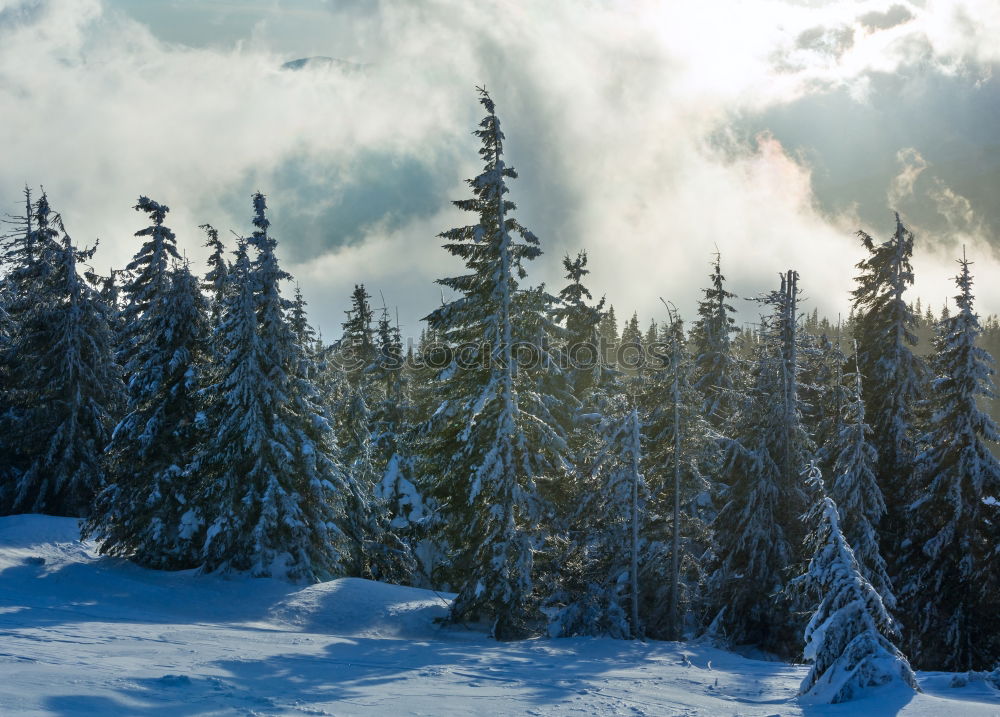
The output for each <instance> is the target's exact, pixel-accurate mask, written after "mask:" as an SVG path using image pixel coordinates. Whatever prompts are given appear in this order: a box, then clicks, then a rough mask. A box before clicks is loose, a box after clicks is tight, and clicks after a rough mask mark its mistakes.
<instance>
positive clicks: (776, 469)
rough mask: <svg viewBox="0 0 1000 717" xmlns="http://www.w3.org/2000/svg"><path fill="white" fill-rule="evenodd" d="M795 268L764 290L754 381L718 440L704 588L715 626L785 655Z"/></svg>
mask: <svg viewBox="0 0 1000 717" xmlns="http://www.w3.org/2000/svg"><path fill="white" fill-rule="evenodd" d="M797 278H798V277H797V274H796V273H795V272H794V271H789V272H787V273H785V274H782V276H781V287H780V289H779V290H777V291H773V292H771V293H770V294H768V295H767V296H766V297H764V299H763V301H764V302H765V303H767V304H770V305H771V307H772V309H773V312H772V314H771V316H769V317H766V318H763V319H762V327H761V341H760V343H759V344H758V347H757V351H758V356H757V360H756V366H755V369H754V371H753V382H754V383H753V386H752V389H751V391H750V392H749V394H748V395H747V397H746V398H745V399H744V405H743V406H742V407H741V408H740V410H739V413H738V421H737V423H736V426H735V430H734V432H733V437H732V438H728V439H727V440H726V441H725V442H724V446H725V453H724V455H725V457H724V460H723V474H724V475H725V480H726V482H727V484H728V485H729V488H728V491H727V494H726V495H727V502H726V504H725V505H724V506H723V508H722V510H721V511H720V512H719V515H718V516H717V517H716V519H715V521H714V526H715V531H714V532H715V560H714V572H713V574H712V577H711V579H710V581H709V593H710V595H711V596H712V600H711V603H712V605H713V606H714V607H713V613H714V615H715V617H714V619H713V623H714V627H715V628H716V629H717V630H721V631H722V632H724V633H725V635H726V636H727V638H728V639H729V640H730V641H732V642H734V643H736V644H741V643H752V644H756V645H758V646H761V647H763V648H764V649H767V650H771V651H774V652H778V653H781V654H785V655H789V654H791V645H792V644H793V638H792V635H793V633H794V629H795V624H794V622H795V619H794V616H793V614H792V608H791V606H790V605H789V604H788V601H787V600H786V599H785V597H784V593H783V588H784V587H785V585H786V583H787V578H788V571H789V570H790V569H791V568H792V567H793V566H794V565H795V563H796V562H797V561H798V560H799V557H800V556H799V546H801V544H802V537H803V531H802V527H801V521H800V520H799V517H800V516H801V515H802V513H803V512H804V511H805V509H806V507H807V505H808V503H807V498H806V493H805V489H804V486H803V484H802V480H801V474H802V471H803V470H804V469H805V467H806V465H807V464H808V463H809V461H810V460H811V456H812V454H813V452H814V446H813V445H812V442H811V440H810V438H809V436H808V434H807V433H806V431H805V429H804V427H803V426H802V422H801V415H802V407H801V404H800V402H799V398H798V371H799V364H798V337H797V333H798V330H797V320H798V316H797V313H796V303H797V296H798V286H797Z"/></svg>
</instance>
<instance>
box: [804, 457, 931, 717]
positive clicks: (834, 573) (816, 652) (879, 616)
mask: <svg viewBox="0 0 1000 717" xmlns="http://www.w3.org/2000/svg"><path fill="white" fill-rule="evenodd" d="M811 481H812V487H813V490H815V491H816V492H817V494H818V496H819V498H818V500H817V501H816V502H815V503H814V504H813V506H812V508H811V509H810V511H809V513H808V515H807V516H805V517H806V519H807V520H808V521H809V523H811V524H812V525H814V526H815V527H814V528H813V531H812V532H811V533H810V535H809V537H808V540H807V546H808V548H809V549H810V550H811V552H812V558H811V559H810V560H809V566H808V568H807V570H806V572H805V573H804V574H803V575H801V576H800V577H798V578H796V579H795V580H794V581H793V586H794V587H795V588H798V589H799V590H801V591H802V592H804V593H806V594H807V595H809V596H811V597H813V599H815V600H818V602H819V604H818V606H817V607H816V610H815V612H814V613H813V615H812V617H811V619H810V620H809V624H808V625H807V626H806V629H805V641H806V645H805V650H804V656H805V658H806V659H807V660H809V661H810V662H812V667H811V668H810V670H809V674H808V675H806V678H805V679H804V680H803V681H802V687H801V689H800V694H801V695H807V696H809V697H810V698H812V699H815V700H817V701H822V702H831V703H839V702H847V701H849V700H852V699H854V698H856V697H858V696H860V694H861V693H862V691H864V690H865V689H867V688H871V687H879V686H882V685H886V684H890V683H893V682H897V683H902V684H904V685H907V686H908V687H910V688H912V689H914V690H916V689H918V688H917V681H916V678H915V676H914V674H913V670H912V669H910V665H909V663H908V662H907V660H906V657H905V656H904V655H903V654H902V653H901V652H900V651H899V649H898V648H897V647H896V646H895V645H894V644H893V643H892V642H891V640H890V638H892V637H894V636H897V635H898V628H897V626H896V623H895V621H894V620H893V619H892V616H891V615H890V614H889V611H888V610H887V609H886V605H885V603H884V602H883V600H882V596H881V595H879V592H878V591H877V590H876V589H875V588H873V587H872V585H871V583H869V582H868V581H867V580H866V579H865V577H864V576H863V575H862V573H861V570H860V568H859V566H858V563H857V560H856V559H855V556H854V552H853V551H852V550H851V546H850V545H849V544H848V542H847V540H846V539H845V537H844V534H843V532H842V531H841V528H840V515H841V514H840V511H838V509H837V504H836V503H834V502H833V500H831V499H830V498H828V497H826V496H825V495H824V494H823V487H822V478H821V477H820V474H819V471H818V470H817V469H815V468H814V469H813V471H812V475H811Z"/></svg>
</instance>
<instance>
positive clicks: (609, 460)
mask: <svg viewBox="0 0 1000 717" xmlns="http://www.w3.org/2000/svg"><path fill="white" fill-rule="evenodd" d="M615 403H616V407H611V408H609V410H608V413H609V415H608V416H607V417H606V418H605V419H604V420H603V421H602V423H601V425H600V427H599V429H598V430H599V434H600V446H601V448H600V450H599V452H598V453H597V455H596V456H595V462H594V464H593V466H592V467H591V471H590V474H589V475H588V480H587V488H589V490H587V491H586V492H585V493H584V494H583V496H582V502H581V503H580V505H579V506H578V508H577V513H578V515H577V517H578V520H576V521H574V524H575V525H576V526H578V529H577V531H576V532H575V533H574V534H573V536H572V538H573V544H572V549H571V550H569V551H567V557H568V565H566V566H565V567H566V570H565V573H564V575H563V576H562V578H563V579H562V582H561V585H560V586H559V588H558V589H557V590H556V591H555V593H554V594H553V595H551V596H549V598H548V599H547V601H546V605H545V612H546V613H547V615H548V617H549V634H550V635H552V636H555V637H569V636H572V635H608V636H610V637H615V638H622V639H627V638H636V637H639V636H641V635H642V634H643V624H642V618H641V616H640V612H639V609H640V607H639V599H640V591H641V589H642V586H641V584H640V580H641V578H640V571H641V570H642V569H643V567H644V564H645V563H646V562H647V556H646V554H645V549H646V546H647V545H648V541H646V540H644V539H643V538H641V537H640V536H641V535H642V534H643V533H644V532H645V530H644V523H645V519H646V514H647V510H648V504H649V489H648V487H647V485H646V481H645V478H644V477H643V474H642V463H643V455H642V445H641V444H642V425H641V422H640V419H639V412H638V409H637V408H636V407H635V406H634V405H633V406H626V405H625V403H626V402H625V401H624V400H623V399H622V398H621V397H619V398H618V399H616V401H615Z"/></svg>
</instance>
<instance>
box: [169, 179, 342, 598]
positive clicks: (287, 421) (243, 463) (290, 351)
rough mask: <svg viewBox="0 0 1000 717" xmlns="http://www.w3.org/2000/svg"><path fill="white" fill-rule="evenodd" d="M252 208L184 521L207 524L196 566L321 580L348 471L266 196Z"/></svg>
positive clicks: (328, 571) (330, 559)
mask: <svg viewBox="0 0 1000 717" xmlns="http://www.w3.org/2000/svg"><path fill="white" fill-rule="evenodd" d="M253 207H254V218H253V224H254V227H255V231H254V232H253V235H252V237H251V238H250V239H248V240H241V241H240V243H239V246H238V248H237V253H236V258H235V261H234V263H233V266H232V268H231V271H230V275H229V282H230V288H229V289H228V290H227V291H226V292H225V297H226V298H225V310H224V311H223V321H222V324H221V326H220V327H219V331H220V332H221V333H222V334H223V345H225V346H226V347H227V352H226V353H225V355H224V358H223V359H222V360H221V361H220V363H219V365H218V367H217V369H216V372H215V374H214V376H213V383H212V384H211V385H209V386H208V387H207V388H206V389H205V391H204V393H205V395H206V400H207V405H206V407H205V411H204V415H203V417H202V419H201V423H202V425H203V426H204V430H205V434H206V435H207V436H208V439H207V440H206V441H205V442H204V443H203V445H202V448H201V450H200V451H199V453H198V455H197V456H196V459H195V461H194V462H193V464H192V466H191V473H192V474H193V475H195V476H198V480H199V493H198V495H197V496H195V499H194V500H193V501H192V504H191V510H190V513H189V514H188V515H187V516H186V517H185V519H184V523H185V524H187V525H199V524H200V525H204V526H205V527H204V533H203V534H204V540H203V542H202V544H201V550H200V560H201V562H202V566H203V568H204V569H205V570H209V571H214V570H220V571H229V570H236V571H246V572H249V573H250V574H251V575H258V576H273V577H285V578H288V579H292V580H318V579H325V578H329V577H331V576H335V575H338V574H341V573H342V572H343V569H344V565H345V564H346V549H347V545H346V540H345V538H344V535H343V532H342V531H341V529H340V527H339V525H338V522H339V521H340V520H341V519H342V505H343V499H344V495H343V493H344V491H345V489H346V480H345V477H344V474H343V471H342V469H341V466H340V464H339V463H338V461H337V458H336V455H337V447H336V444H335V441H334V438H333V433H332V430H331V427H330V424H329V422H328V421H327V420H326V419H325V418H324V416H323V415H322V412H321V410H320V409H319V407H318V406H317V404H316V395H315V389H314V388H313V387H312V385H311V384H310V382H309V381H308V379H307V378H306V376H305V375H303V374H305V373H307V372H305V371H303V370H302V355H301V354H302V351H303V349H302V347H300V346H299V343H298V341H297V340H296V337H295V334H294V333H293V331H292V329H291V327H290V325H289V322H288V320H287V315H286V313H287V309H288V305H287V302H286V300H285V299H283V298H282V297H281V294H280V290H279V282H280V281H282V280H283V279H285V278H287V276H288V275H287V274H286V273H285V272H284V271H282V270H281V269H280V268H279V265H278V260H277V257H276V255H275V248H276V241H275V240H274V238H273V237H271V235H270V234H269V233H268V228H269V224H270V223H269V221H268V219H267V217H266V203H265V199H264V196H263V195H261V194H259V193H258V194H255V195H254V196H253ZM251 248H252V249H253V250H254V251H255V252H256V257H255V259H254V260H253V261H251V259H250V257H249V256H248V250H249V249H251Z"/></svg>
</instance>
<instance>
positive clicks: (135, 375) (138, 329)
mask: <svg viewBox="0 0 1000 717" xmlns="http://www.w3.org/2000/svg"><path fill="white" fill-rule="evenodd" d="M136 209H137V210H138V211H141V212H145V213H147V214H149V216H150V219H152V222H153V223H152V225H151V226H150V227H148V228H146V229H143V230H141V231H139V232H137V233H136V236H139V237H147V240H146V241H145V242H144V243H143V246H142V247H141V248H140V249H139V251H138V253H137V254H136V256H135V259H134V260H133V261H132V264H130V266H129V268H130V270H131V271H132V272H133V278H132V280H131V281H130V282H129V283H127V284H126V285H125V286H124V287H123V291H124V293H125V295H126V305H125V309H124V310H123V313H124V314H125V315H126V316H127V317H129V320H128V322H127V323H126V324H125V327H124V336H125V339H126V341H127V346H128V347H130V348H129V349H128V354H127V355H128V356H129V359H128V362H127V363H126V364H125V371H126V374H127V376H128V384H127V389H128V401H127V406H126V414H125V417H124V418H123V419H122V420H121V422H120V423H119V424H118V426H117V427H116V428H115V431H114V434H113V436H112V440H111V444H110V446H109V448H108V450H109V461H110V464H109V465H110V474H111V475H110V480H109V482H108V485H107V486H105V487H104V489H103V490H102V491H101V493H100V494H99V495H98V496H97V498H96V500H95V502H94V510H93V513H92V515H91V517H90V519H89V521H88V522H87V523H86V525H85V526H84V533H85V534H86V535H89V536H94V537H96V538H97V539H98V540H100V542H101V552H102V553H105V554H110V555H123V556H130V557H133V559H135V560H136V561H138V562H140V563H142V564H144V565H149V566H152V567H158V568H168V569H176V568H187V567H192V566H194V565H197V564H198V563H197V557H196V556H195V553H194V547H193V546H192V544H191V542H190V540H189V538H190V536H189V535H188V530H187V529H186V528H183V527H182V526H181V522H182V521H181V516H183V515H184V514H185V513H187V511H188V502H189V501H190V500H191V498H192V496H193V493H194V491H195V488H194V487H193V486H192V484H191V479H190V477H189V476H188V475H187V474H186V473H185V468H186V466H187V465H188V463H189V462H190V461H191V459H192V457H193V455H194V452H195V450H196V448H197V446H198V444H199V442H200V439H201V436H200V434H199V433H198V431H197V426H196V418H197V415H198V412H199V410H200V402H199V399H198V395H197V394H198V390H199V388H201V381H202V377H201V373H202V370H203V367H204V366H205V363H206V360H207V351H208V330H209V329H208V323H207V308H208V307H207V306H206V302H205V298H204V296H203V295H202V293H201V287H200V285H199V282H198V280H197V279H195V277H194V276H193V275H192V274H191V271H190V268H189V267H188V266H187V264H184V263H180V264H177V265H176V266H174V268H172V269H171V268H170V267H169V266H168V264H167V260H168V257H176V255H177V250H176V246H175V238H174V234H173V232H171V231H170V229H169V228H167V227H166V226H165V225H164V224H163V220H164V218H165V217H166V214H167V212H168V211H169V209H168V208H167V207H165V206H163V205H161V204H158V203H157V202H154V201H152V200H150V199H148V198H146V197H141V198H140V200H139V204H138V205H136ZM175 261H176V258H175ZM158 272H162V275H161V274H160V273H158ZM123 355H125V354H123Z"/></svg>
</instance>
